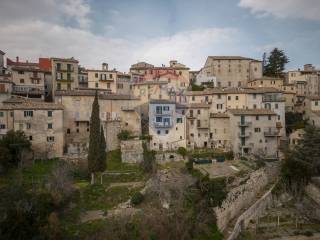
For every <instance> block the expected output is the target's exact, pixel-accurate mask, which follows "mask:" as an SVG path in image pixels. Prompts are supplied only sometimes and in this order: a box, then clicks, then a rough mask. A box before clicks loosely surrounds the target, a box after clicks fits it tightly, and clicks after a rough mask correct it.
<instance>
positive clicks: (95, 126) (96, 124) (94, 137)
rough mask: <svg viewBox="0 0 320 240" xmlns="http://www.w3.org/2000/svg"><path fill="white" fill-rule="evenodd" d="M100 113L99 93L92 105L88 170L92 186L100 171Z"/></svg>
mask: <svg viewBox="0 0 320 240" xmlns="http://www.w3.org/2000/svg"><path fill="white" fill-rule="evenodd" d="M99 142H100V113H99V102H98V93H97V91H96V95H95V97H94V100H93V103H92V112H91V118H90V138H89V151H88V170H89V172H90V173H91V184H94V173H95V172H98V171H99V154H97V153H99V150H100V143H99Z"/></svg>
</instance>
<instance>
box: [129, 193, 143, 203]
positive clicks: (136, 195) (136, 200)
mask: <svg viewBox="0 0 320 240" xmlns="http://www.w3.org/2000/svg"><path fill="white" fill-rule="evenodd" d="M143 199H144V196H143V194H142V193H141V192H135V193H134V194H133V195H132V197H131V204H132V205H134V206H136V205H139V204H140V203H142V202H143Z"/></svg>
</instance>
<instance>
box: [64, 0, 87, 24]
mask: <svg viewBox="0 0 320 240" xmlns="http://www.w3.org/2000/svg"><path fill="white" fill-rule="evenodd" d="M60 6H61V10H62V13H64V14H65V15H66V16H67V17H68V18H71V19H72V18H74V19H75V20H76V21H77V22H78V24H79V26H80V28H88V27H89V26H90V22H91V21H90V19H89V17H88V15H89V13H90V11H91V8H90V5H89V4H88V3H87V2H85V1H84V0H67V1H64V3H63V4H61V5H60Z"/></svg>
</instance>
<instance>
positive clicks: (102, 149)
mask: <svg viewBox="0 0 320 240" xmlns="http://www.w3.org/2000/svg"><path fill="white" fill-rule="evenodd" d="M106 158H107V154H106V139H105V137H104V132H103V127H102V126H101V130H100V142H99V163H98V168H99V171H100V172H103V171H104V170H106V160H107V159H106Z"/></svg>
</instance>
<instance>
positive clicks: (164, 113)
mask: <svg viewBox="0 0 320 240" xmlns="http://www.w3.org/2000/svg"><path fill="white" fill-rule="evenodd" d="M153 113H154V114H155V115H173V110H169V111H163V110H162V111H157V110H154V111H153Z"/></svg>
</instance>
